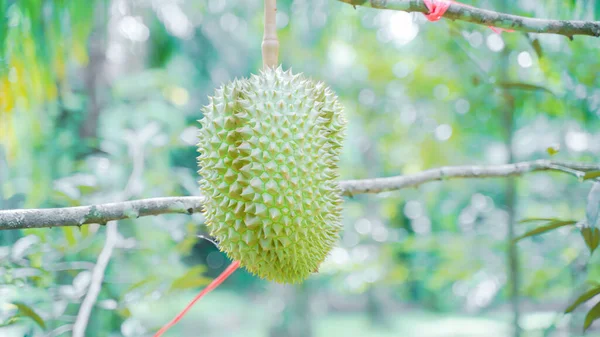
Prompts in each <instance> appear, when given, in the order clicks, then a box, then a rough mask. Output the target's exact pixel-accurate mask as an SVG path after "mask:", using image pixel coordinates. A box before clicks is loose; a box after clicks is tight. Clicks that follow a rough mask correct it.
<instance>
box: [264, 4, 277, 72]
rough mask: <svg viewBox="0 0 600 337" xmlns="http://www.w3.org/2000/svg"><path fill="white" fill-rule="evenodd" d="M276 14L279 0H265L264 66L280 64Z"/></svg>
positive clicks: (274, 66) (269, 66) (271, 66)
mask: <svg viewBox="0 0 600 337" xmlns="http://www.w3.org/2000/svg"><path fill="white" fill-rule="evenodd" d="M276 16H277V0H265V18H264V20H265V24H264V35H263V42H262V56H263V68H276V67H277V65H278V64H279V61H278V58H279V40H277V22H276Z"/></svg>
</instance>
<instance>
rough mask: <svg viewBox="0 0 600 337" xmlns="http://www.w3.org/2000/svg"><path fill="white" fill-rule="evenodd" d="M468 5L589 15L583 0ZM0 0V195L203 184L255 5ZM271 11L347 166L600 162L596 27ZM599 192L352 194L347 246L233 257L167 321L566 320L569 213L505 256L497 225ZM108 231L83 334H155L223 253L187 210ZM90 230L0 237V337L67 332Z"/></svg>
mask: <svg viewBox="0 0 600 337" xmlns="http://www.w3.org/2000/svg"><path fill="white" fill-rule="evenodd" d="M463 2H464V3H468V4H471V5H474V6H477V7H481V8H486V9H492V10H497V11H505V12H509V13H513V14H518V15H525V16H532V17H540V18H555V19H581V20H600V2H599V1H594V0H589V1H585V0H581V1H575V0H573V1H571V0H569V1H566V0H565V1H553V0H488V1H483V0H481V1H479V0H465V1H463ZM0 9H1V10H2V12H0V14H2V15H3V17H2V18H1V20H0V42H1V43H0V56H1V57H0V61H1V62H0V209H11V208H39V207H66V206H76V205H88V204H92V203H104V202H111V201H118V200H123V199H134V198H143V197H158V196H177V195H198V194H199V191H198V184H197V180H198V179H199V176H198V175H197V173H196V170H197V167H196V159H195V158H196V156H197V152H196V148H195V143H196V135H197V128H198V127H199V123H198V122H197V120H198V119H199V118H201V117H202V115H201V112H200V108H201V107H202V106H203V105H204V104H206V103H207V102H208V98H207V97H208V95H211V94H212V93H213V92H214V90H215V88H216V87H218V86H220V85H221V84H223V83H224V82H227V81H229V80H232V79H234V78H235V77H246V76H249V75H250V74H251V73H255V72H257V71H258V69H259V67H260V66H261V64H262V60H261V52H260V44H261V39H262V27H263V26H262V19H263V12H262V11H263V4H262V1H259V0H245V1H232V0H208V1H206V0H186V1H179V0H96V1H42V0H23V1H0ZM277 26H278V35H279V39H280V43H281V51H280V61H281V62H282V63H283V66H284V67H285V68H289V67H291V68H292V69H293V70H294V71H295V72H304V73H305V74H307V75H309V76H311V77H313V78H315V79H318V80H321V81H324V82H326V83H327V84H328V85H329V86H331V87H332V88H333V89H334V90H335V92H336V93H337V94H338V95H339V96H340V99H341V100H342V102H343V104H344V106H345V111H346V114H347V117H348V120H349V130H348V136H347V140H346V143H345V147H344V153H343V157H342V162H341V176H342V179H360V178H370V177H381V176H392V175H399V174H411V173H416V172H419V171H421V170H425V169H428V168H434V167H440V166H444V165H474V164H503V163H507V162H511V161H525V160H533V159H541V158H553V159H557V160H570V161H581V162H594V161H595V162H597V161H598V159H597V158H598V155H599V153H600V121H599V117H600V80H599V79H598V73H599V72H600V57H599V55H600V43H599V41H600V40H598V39H597V38H592V37H575V38H574V40H573V41H570V40H569V39H568V38H566V37H563V36H557V35H538V34H523V33H519V32H516V33H503V34H501V35H499V34H496V33H494V32H493V31H492V30H491V29H488V28H486V27H484V26H479V25H473V24H469V23H464V22H452V21H449V20H441V21H439V22H435V23H430V22H427V21H426V20H425V19H424V17H423V15H422V14H409V13H404V12H394V11H386V10H376V9H369V8H363V7H357V8H356V9H354V8H353V7H352V6H350V5H348V4H344V3H342V2H339V1H334V0H279V1H278V14H277ZM549 149H550V150H549ZM590 186H591V185H590V184H589V183H587V182H581V181H578V180H577V179H575V178H573V177H572V176H569V175H565V174H553V173H537V174H530V175H526V176H524V177H522V178H518V179H469V180H451V181H441V182H432V183H427V184H425V185H422V186H420V187H418V188H413V189H407V190H401V191H395V192H388V193H382V194H379V195H360V196H355V197H352V198H346V200H345V207H344V220H343V223H344V231H343V233H342V235H341V238H340V241H339V244H338V245H337V247H336V248H335V249H334V250H333V251H332V252H331V256H330V258H329V259H328V260H327V261H326V263H325V264H324V265H323V267H322V268H321V270H320V272H319V273H318V274H316V275H314V276H313V277H311V278H310V280H309V281H307V282H306V283H304V284H303V285H300V286H282V285H276V284H272V283H268V282H265V281H262V280H259V279H257V278H255V277H252V276H251V275H249V274H248V273H246V272H245V271H243V270H239V271H237V272H236V273H235V274H234V275H233V276H232V277H231V278H230V279H229V280H228V281H226V282H225V283H224V284H223V285H222V286H221V287H220V288H219V289H217V290H216V291H215V292H213V293H211V294H210V295H209V296H207V297H205V298H204V299H203V300H202V301H200V302H199V303H198V304H197V305H196V307H195V308H194V309H193V310H192V311H191V312H190V313H189V314H188V315H187V317H186V318H185V319H183V320H182V322H181V323H179V324H178V325H177V326H175V327H174V328H172V329H171V330H170V331H169V332H168V333H167V334H166V335H165V336H211V337H220V336H244V337H311V336H314V337H325V336H344V337H355V336H356V337H358V336H361V337H367V336H368V337H375V336H377V337H388V336H405V337H412V336H414V337H438V336H439V337H467V336H469V337H475V336H477V337H479V336H481V337H483V336H486V337H509V336H510V337H512V336H518V335H519V334H520V335H521V336H526V337H542V336H544V337H549V336H553V337H555V336H581V335H583V332H582V330H583V329H582V325H583V319H584V317H585V314H586V312H587V310H589V308H590V307H591V305H593V304H594V303H591V304H586V305H584V306H582V307H581V308H580V309H578V310H577V311H576V312H575V313H573V314H570V315H564V314H562V312H563V311H564V309H565V308H566V307H567V306H568V305H569V304H570V303H571V302H572V301H573V300H574V299H575V298H577V296H578V295H579V294H581V292H582V291H584V290H586V289H587V287H588V285H589V283H590V282H592V283H593V282H597V281H599V280H600V269H599V268H598V258H597V254H596V255H592V256H590V253H589V250H588V249H587V248H586V246H585V243H584V241H583V239H582V238H581V236H580V235H579V234H578V233H576V232H574V231H572V230H571V229H568V228H564V229H560V230H557V231H553V232H551V233H547V234H545V235H543V236H536V237H533V238H528V239H526V240H523V241H521V242H520V243H519V244H518V245H516V246H513V247H514V249H513V250H512V253H511V249H510V247H511V244H510V240H511V237H512V238H514V237H515V236H516V235H518V234H521V233H523V232H524V231H525V230H527V229H531V225H527V224H519V223H518V221H519V220H520V219H523V218H528V217H544V218H547V217H556V218H567V219H575V220H580V219H582V218H583V217H584V216H585V206H586V196H587V192H588V191H589V188H590ZM118 231H119V237H118V241H117V242H116V246H115V249H114V251H113V253H112V256H111V259H110V263H109V265H108V267H107V270H106V273H105V279H104V283H103V284H102V290H101V292H100V295H99V298H98V302H97V304H96V305H95V306H94V309H93V311H92V315H91V318H90V323H89V327H88V330H87V331H88V332H87V336H99V337H101V336H124V337H134V336H150V335H151V333H152V331H156V329H157V328H158V327H160V326H161V325H162V324H164V323H166V322H167V321H169V320H170V319H171V318H172V317H173V316H174V315H175V313H177V312H178V311H179V310H180V309H182V308H183V307H184V305H185V304H186V303H187V302H188V301H189V300H190V299H191V298H192V297H193V296H194V294H195V293H197V292H198V291H199V289H200V288H202V287H203V286H204V285H206V284H207V282H209V281H210V280H211V279H212V278H214V277H216V275H218V274H219V273H220V272H221V271H222V270H223V269H224V268H225V267H226V266H227V265H228V264H229V261H228V260H226V258H225V256H224V255H223V254H221V253H220V252H219V251H218V249H217V248H216V247H215V246H214V245H213V244H212V243H211V242H209V241H207V240H202V239H198V238H197V237H196V236H197V235H198V234H201V233H206V228H205V226H204V224H203V219H202V216H201V215H194V216H191V217H190V216H187V215H163V216H157V217H146V218H139V219H133V220H123V221H119V224H118ZM105 236H106V230H105V227H102V226H97V225H91V226H84V227H81V228H54V229H37V230H22V231H2V232H0V322H5V323H6V320H8V319H9V318H10V317H11V315H12V314H13V313H14V306H11V305H10V303H16V302H23V303H26V304H27V305H28V306H29V307H30V308H32V309H33V310H35V312H36V313H37V314H38V315H39V319H38V322H37V323H36V321H35V320H33V319H21V320H19V321H18V322H17V323H16V324H9V325H7V326H5V327H0V335H1V336H7V337H12V336H14V337H21V336H54V337H58V336H70V335H71V332H70V329H71V328H72V326H71V325H72V324H73V322H74V320H75V317H76V315H77V312H78V309H79V306H80V303H81V301H82V299H83V296H84V295H85V293H86V291H87V288H88V286H89V284H90V281H91V280H92V275H91V270H92V268H93V266H94V263H95V262H96V259H97V256H98V254H99V253H100V251H101V249H102V247H103V245H104V242H105ZM514 287H516V288H517V289H518V293H517V294H515V293H514V292H512V291H511V289H512V288H514ZM516 304H518V307H519V308H520V310H519V311H518V312H517V313H515V305H516ZM515 317H516V321H517V322H518V323H519V324H518V325H519V327H520V329H515ZM40 320H42V322H40ZM40 325H44V326H45V329H42V328H41V327H40ZM587 335H588V336H600V333H599V332H597V331H596V327H595V326H592V328H591V329H590V331H589V332H588V333H587Z"/></svg>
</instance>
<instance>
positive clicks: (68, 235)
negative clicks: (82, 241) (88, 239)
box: [62, 226, 77, 247]
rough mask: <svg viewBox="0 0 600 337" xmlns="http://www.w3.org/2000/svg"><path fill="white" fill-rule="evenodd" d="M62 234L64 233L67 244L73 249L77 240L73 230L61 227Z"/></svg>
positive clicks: (69, 227)
mask: <svg viewBox="0 0 600 337" xmlns="http://www.w3.org/2000/svg"><path fill="white" fill-rule="evenodd" d="M62 230H63V232H64V233H65V239H66V240H67V243H68V244H69V247H73V246H75V245H76V244H77V239H76V238H75V228H73V227H71V226H65V227H62Z"/></svg>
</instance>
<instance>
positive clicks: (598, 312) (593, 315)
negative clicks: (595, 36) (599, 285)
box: [583, 302, 600, 331]
mask: <svg viewBox="0 0 600 337" xmlns="http://www.w3.org/2000/svg"><path fill="white" fill-rule="evenodd" d="M598 317H600V302H598V303H596V305H594V307H593V308H592V309H590V311H588V313H587V315H585V322H584V323H583V331H585V330H587V329H588V328H589V327H590V325H592V323H594V321H595V320H596V319H598Z"/></svg>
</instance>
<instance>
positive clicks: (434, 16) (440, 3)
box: [423, 0, 514, 34]
mask: <svg viewBox="0 0 600 337" xmlns="http://www.w3.org/2000/svg"><path fill="white" fill-rule="evenodd" d="M423 2H424V3H425V6H427V9H428V10H429V14H425V17H426V18H427V20H429V21H431V22H433V21H438V20H439V19H441V18H442V16H444V14H445V13H446V11H447V10H448V8H450V5H451V4H452V3H453V2H456V3H458V1H454V0H423ZM488 27H489V28H490V29H491V30H493V31H494V33H496V34H502V32H509V33H512V32H514V30H512V29H505V28H498V27H493V26H488Z"/></svg>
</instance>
